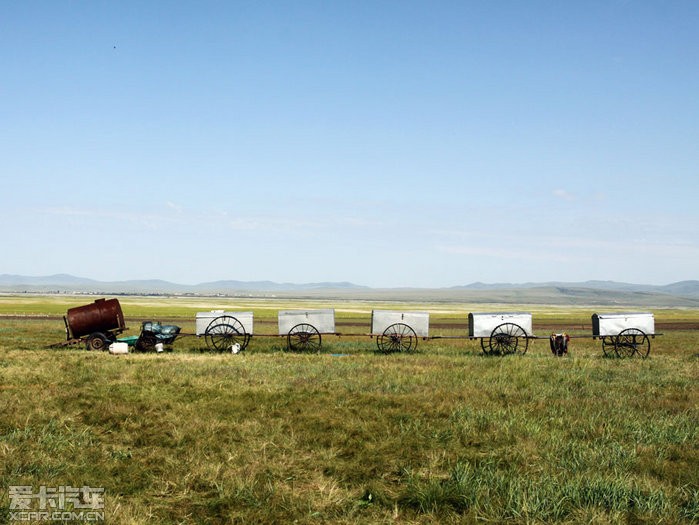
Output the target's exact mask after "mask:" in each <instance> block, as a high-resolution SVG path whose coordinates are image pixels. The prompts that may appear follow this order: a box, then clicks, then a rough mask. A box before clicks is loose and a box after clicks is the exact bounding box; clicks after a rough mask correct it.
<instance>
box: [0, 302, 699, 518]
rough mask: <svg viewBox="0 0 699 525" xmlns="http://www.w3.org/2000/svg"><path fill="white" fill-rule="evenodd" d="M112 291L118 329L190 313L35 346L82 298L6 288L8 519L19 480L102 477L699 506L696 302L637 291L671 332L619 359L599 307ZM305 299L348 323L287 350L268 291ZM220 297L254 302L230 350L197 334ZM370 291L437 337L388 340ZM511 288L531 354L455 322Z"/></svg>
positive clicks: (588, 504)
mask: <svg viewBox="0 0 699 525" xmlns="http://www.w3.org/2000/svg"><path fill="white" fill-rule="evenodd" d="M119 299H120V302H121V304H122V309H123V311H124V314H125V316H126V318H127V324H128V325H129V326H130V330H129V331H128V332H127V333H126V334H125V335H132V334H133V335H137V334H138V331H139V326H140V323H141V321H143V320H160V321H163V322H167V323H172V324H177V325H179V326H181V327H182V330H183V332H184V334H185V335H183V336H182V337H180V338H179V339H178V340H177V341H176V342H175V344H174V345H173V351H172V352H165V353H162V354H139V353H132V354H129V355H126V356H112V355H109V354H108V353H96V352H87V351H85V350H84V347H83V346H80V345H74V346H70V347H64V348H48V347H49V345H51V344H52V343H56V342H61V341H63V340H65V332H64V325H63V320H62V315H64V314H65V311H66V310H67V308H70V307H72V306H77V305H81V304H87V303H89V302H91V301H92V300H93V298H91V297H75V296H0V377H1V378H2V381H1V383H0V406H2V407H4V408H3V410H2V412H0V465H1V467H0V468H1V470H0V477H1V479H0V495H1V496H0V522H3V523H5V522H8V521H9V519H10V499H9V495H8V487H10V486H18V485H23V486H32V487H33V488H34V489H35V490H36V489H38V487H39V486H48V487H58V486H78V487H79V486H90V487H103V488H104V489H105V506H104V511H105V514H106V521H107V522H108V523H119V524H121V523H124V524H141V523H143V524H145V523H148V524H153V523H155V524H171V523H202V524H204V523H211V524H215V523H251V522H252V523H286V522H296V523H421V524H422V523H482V522H491V523H502V522H507V523H600V524H601V523H660V522H663V523H696V522H697V521H699V408H698V407H699V389H698V388H697V385H698V383H699V330H697V327H698V326H699V311H697V310H691V309H653V308H643V309H644V310H650V311H653V312H654V314H655V317H656V329H657V332H659V333H662V334H663V335H662V336H658V337H655V338H654V339H652V341H651V345H652V347H651V353H650V356H649V357H648V358H647V359H640V358H629V359H618V358H606V357H604V356H603V354H602V349H601V345H600V343H599V341H593V340H592V338H591V337H589V336H590V334H591V326H590V315H591V314H592V313H594V312H597V311H608V310H609V308H606V307H605V308H596V307H594V306H576V307H553V306H552V307H545V306H540V305H539V306H536V307H530V306H527V305H516V306H512V305H507V306H503V305H497V304H493V305H470V304H460V303H440V302H425V303H418V302H414V303H413V302H411V303H406V302H401V303H393V302H388V301H386V302H370V301H301V300H288V299H284V300H274V299H264V300H263V299H259V300H258V299H242V300H241V299H227V298H208V299H206V298H163V297H154V298H147V297H123V298H121V297H120V298H119ZM318 307H322V308H335V310H336V322H337V331H338V332H341V333H343V334H352V335H343V336H339V337H338V336H325V337H324V339H323V347H322V350H321V352H320V353H314V354H303V353H301V354H299V353H289V352H287V351H286V350H285V346H286V345H285V340H284V339H283V338H279V337H276V336H275V333H276V315H277V311H278V310H282V309H292V308H318ZM211 309H226V310H252V311H254V315H255V336H253V338H252V341H251V342H250V345H249V347H248V348H247V349H246V350H245V351H244V352H243V353H241V354H237V355H233V354H216V353H211V352H209V351H208V350H207V349H206V344H205V342H204V341H203V340H202V339H199V338H197V337H195V336H193V335H191V334H193V332H194V316H195V313H196V312H197V311H206V310H211ZM372 309H395V310H419V311H428V312H430V334H431V336H433V337H434V336H439V335H443V336H448V337H445V338H433V339H430V340H420V341H419V345H418V349H417V352H415V353H410V354H391V355H383V354H379V353H378V352H376V343H375V340H374V339H372V338H370V337H369V336H368V335H367V334H368V332H369V330H370V328H369V326H370V313H371V310H372ZM513 310H514V311H530V312H532V313H533V316H534V332H535V333H536V334H537V335H539V336H541V337H542V339H541V340H534V341H532V342H531V343H530V347H529V351H528V352H527V354H526V355H513V356H504V357H492V356H491V357H488V356H484V355H483V353H482V351H481V347H480V343H479V342H478V341H474V340H469V339H468V338H466V337H462V336H465V335H466V334H467V315H468V313H469V312H477V311H513ZM625 310H628V308H625ZM563 331H565V332H567V333H569V334H571V335H573V336H574V338H573V339H572V340H571V345H570V352H569V355H568V356H566V357H563V358H556V357H553V356H552V354H551V352H550V350H549V347H548V341H547V340H546V337H547V336H548V335H549V334H550V333H551V332H563Z"/></svg>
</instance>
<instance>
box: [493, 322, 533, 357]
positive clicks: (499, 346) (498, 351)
mask: <svg viewBox="0 0 699 525" xmlns="http://www.w3.org/2000/svg"><path fill="white" fill-rule="evenodd" d="M520 339H522V340H523V341H520ZM489 345H490V353H491V354H495V355H505V354H514V353H519V354H522V355H523V354H526V353H527V348H528V347H529V339H527V333H526V332H525V331H524V328H522V327H521V326H519V325H518V324H514V323H502V324H501V325H498V326H496V327H495V328H494V329H493V331H492V332H491V333H490V340H489Z"/></svg>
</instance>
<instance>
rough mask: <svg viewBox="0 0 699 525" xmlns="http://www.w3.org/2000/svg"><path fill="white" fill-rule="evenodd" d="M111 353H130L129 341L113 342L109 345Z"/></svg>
mask: <svg viewBox="0 0 699 525" xmlns="http://www.w3.org/2000/svg"><path fill="white" fill-rule="evenodd" d="M109 353H110V354H115V355H120V354H128V353H129V345H128V344H127V343H112V344H111V345H109Z"/></svg>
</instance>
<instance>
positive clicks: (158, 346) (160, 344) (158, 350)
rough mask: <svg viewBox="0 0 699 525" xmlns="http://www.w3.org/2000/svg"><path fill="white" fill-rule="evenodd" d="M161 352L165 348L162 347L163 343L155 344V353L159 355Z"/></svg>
mask: <svg viewBox="0 0 699 525" xmlns="http://www.w3.org/2000/svg"><path fill="white" fill-rule="evenodd" d="M163 350H165V348H164V347H163V343H155V351H156V352H158V353H160V352H162V351H163Z"/></svg>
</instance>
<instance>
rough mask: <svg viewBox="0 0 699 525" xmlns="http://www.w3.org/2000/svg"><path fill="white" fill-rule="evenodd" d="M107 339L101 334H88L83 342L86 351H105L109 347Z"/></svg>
mask: <svg viewBox="0 0 699 525" xmlns="http://www.w3.org/2000/svg"><path fill="white" fill-rule="evenodd" d="M109 343H110V342H109V338H108V337H107V336H106V335H104V334H103V333H100V332H96V333H94V334H90V336H89V337H88V338H87V341H86V342H85V348H86V349H87V350H106V349H107V348H108V347H109Z"/></svg>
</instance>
